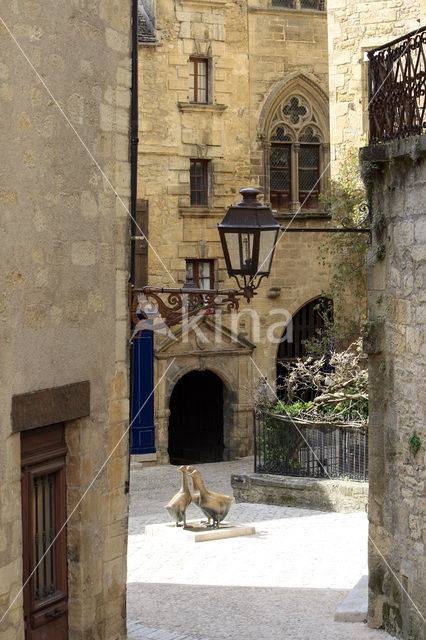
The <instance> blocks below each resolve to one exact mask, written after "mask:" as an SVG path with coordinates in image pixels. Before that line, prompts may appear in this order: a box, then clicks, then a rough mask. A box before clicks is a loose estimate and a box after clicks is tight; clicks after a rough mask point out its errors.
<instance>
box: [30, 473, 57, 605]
mask: <svg viewBox="0 0 426 640" xmlns="http://www.w3.org/2000/svg"><path fill="white" fill-rule="evenodd" d="M33 518H34V560H35V567H36V568H35V576H34V598H35V601H36V602H38V601H39V600H42V599H43V598H47V596H49V595H51V594H52V593H55V591H56V584H55V580H56V578H55V576H56V571H55V544H54V540H55V474H54V473H48V474H45V475H42V476H36V477H35V478H34V479H33Z"/></svg>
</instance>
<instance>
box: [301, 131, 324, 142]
mask: <svg viewBox="0 0 426 640" xmlns="http://www.w3.org/2000/svg"><path fill="white" fill-rule="evenodd" d="M319 141H320V139H319V137H318V136H316V135H314V130H313V129H312V127H308V128H307V129H306V130H305V133H304V134H303V135H302V136H300V138H299V142H319Z"/></svg>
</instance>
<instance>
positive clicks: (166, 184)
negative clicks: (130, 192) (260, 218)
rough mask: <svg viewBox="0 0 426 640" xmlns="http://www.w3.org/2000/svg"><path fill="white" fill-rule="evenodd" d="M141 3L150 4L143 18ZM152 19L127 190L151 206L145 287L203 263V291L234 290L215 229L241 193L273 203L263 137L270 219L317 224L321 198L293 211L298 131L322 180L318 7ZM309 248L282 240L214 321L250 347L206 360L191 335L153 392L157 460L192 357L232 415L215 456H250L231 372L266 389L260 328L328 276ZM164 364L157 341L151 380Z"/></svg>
mask: <svg viewBox="0 0 426 640" xmlns="http://www.w3.org/2000/svg"><path fill="white" fill-rule="evenodd" d="M150 11H151V9H150V7H147V11H146V13H147V14H149V12H150ZM145 20H146V18H145ZM150 21H151V26H152V27H154V22H155V37H154V38H153V37H152V36H151V38H147V36H146V31H145V35H144V36H142V37H141V40H142V41H141V42H140V47H139V80H140V94H139V100H140V105H139V128H140V145H139V151H140V153H139V183H138V197H139V198H141V199H144V200H147V201H148V207H149V214H148V238H149V242H150V244H151V249H150V250H149V254H148V282H149V284H150V285H153V286H168V287H173V286H174V287H181V286H182V285H183V283H184V282H185V264H186V261H187V260H209V261H212V264H213V278H212V285H213V287H214V288H229V287H235V283H234V282H233V281H230V280H229V279H228V277H227V273H226V270H225V263H224V259H223V253H222V248H221V246H220V242H219V235H218V232H217V229H216V225H217V224H218V223H219V222H220V221H221V220H222V218H223V216H224V214H225V212H226V208H227V207H228V206H229V205H230V204H236V203H237V202H238V201H239V200H240V199H241V197H240V196H239V190H240V189H241V188H243V187H247V186H255V187H258V188H260V189H261V191H262V195H261V199H262V200H263V201H266V202H268V201H270V200H271V199H272V194H271V193H270V179H271V177H270V156H271V146H273V143H274V140H275V141H279V140H280V139H281V137H283V136H284V139H285V140H288V144H289V154H290V156H291V166H292V169H291V172H290V173H291V175H290V177H289V178H288V180H289V182H290V183H291V185H290V187H289V196H288V200H289V201H288V203H287V205H286V206H283V207H276V209H277V214H276V215H277V218H278V219H280V220H281V221H282V223H283V224H284V225H285V224H286V223H288V222H290V220H291V219H292V217H293V216H294V215H295V214H297V216H296V218H295V220H294V222H292V224H293V225H294V226H297V225H299V226H318V225H320V226H322V225H324V224H325V223H326V220H327V215H326V213H325V212H324V210H323V208H322V205H321V203H318V202H317V203H313V204H312V203H310V204H309V208H306V207H304V208H302V211H299V209H300V205H301V203H302V201H303V199H304V196H303V194H302V193H301V190H300V189H299V192H298V188H299V184H298V172H297V158H298V154H299V153H300V151H299V150H300V146H301V142H300V138H301V137H303V136H304V135H306V134H307V131H308V129H309V128H310V135H311V136H314V138H315V141H314V142H315V144H316V145H317V146H316V151H315V153H318V158H319V160H318V162H319V167H318V173H319V175H320V176H321V177H320V183H321V188H324V187H325V185H326V183H327V179H328V170H327V165H328V159H329V128H328V97H327V96H328V62H327V15H326V13H325V11H319V10H309V9H300V8H299V9H289V8H284V7H281V6H273V3H272V2H270V0H242V1H241V2H224V1H223V0H182V2H179V1H178V0H159V1H158V2H156V4H155V15H152V11H151V18H150ZM146 24H147V22H145V25H146ZM151 33H154V31H152V32H151ZM200 59H201V60H204V61H205V63H206V65H207V68H208V82H207V84H208V87H207V88H208V97H207V100H206V101H205V102H204V103H203V102H196V101H194V100H193V94H192V92H191V82H192V78H191V73H193V71H192V70H193V66H192V64H193V60H200ZM292 99H293V102H291V101H292ZM294 100H295V102H294ZM284 108H285V109H286V113H287V115H285V114H284V113H283V109H284ZM291 109H294V110H295V112H294V114H293V116H292V111H291ZM280 127H281V129H280ZM290 147H291V148H290ZM193 160H202V161H205V166H206V170H207V175H208V177H207V182H208V186H207V194H206V201H205V203H204V204H202V205H198V206H197V205H194V204H191V200H190V191H191V187H190V164H191V161H193ZM301 164H302V163H301ZM273 205H274V202H273ZM318 243H319V236H318V235H315V234H306V235H305V234H291V236H290V234H284V235H283V236H282V238H281V240H280V242H279V244H278V246H277V249H276V253H275V258H274V264H273V267H272V272H271V276H270V278H269V280H268V281H263V283H262V285H261V287H260V289H259V291H258V294H257V295H256V297H255V299H254V301H253V302H252V303H251V305H250V306H249V305H247V304H246V302H242V303H241V306H240V312H243V313H242V315H241V318H240V321H234V324H233V325H232V326H231V320H230V319H229V317H228V318H226V317H225V315H224V317H223V323H224V325H226V326H227V327H228V328H229V329H231V330H232V331H233V332H234V334H235V336H234V338H232V340H233V341H234V345H235V348H236V349H237V350H238V348H239V347H238V344H239V343H238V339H240V338H243V339H244V340H247V341H248V342H249V343H250V344H251V345H252V348H251V349H252V350H251V351H250V352H249V353H248V352H247V351H244V355H239V354H238V353H236V354H235V353H233V354H232V355H230V354H229V355H224V354H223V353H222V347H221V346H218V345H216V347H215V348H214V349H213V350H212V351H211V353H209V349H207V348H206V350H205V351H206V353H205V354H203V353H202V352H201V350H200V348H199V346H197V344H196V339H195V337H192V338H190V339H189V340H188V342H189V343H191V347H189V346H187V347H186V356H184V355H183V354H180V356H179V358H177V359H176V361H175V362H174V363H173V364H172V366H171V369H170V370H169V371H167V373H166V374H165V379H164V380H163V381H162V382H161V383H160V386H159V388H158V389H156V393H155V412H156V416H155V424H156V428H157V454H158V453H159V456H158V458H157V459H158V460H161V461H166V460H167V448H168V440H167V429H168V422H169V402H170V394H171V392H172V389H173V386H174V384H175V382H176V380H177V378H178V377H179V376H178V372H179V371H180V372H181V374H182V375H183V372H186V371H188V370H190V369H191V368H194V369H195V370H200V366H201V365H200V360H199V358H200V357H201V358H202V361H203V364H202V366H203V367H204V368H205V369H206V370H212V371H214V372H218V375H219V376H220V377H221V379H222V382H223V384H224V388H225V390H226V393H228V394H229V395H228V397H229V398H230V400H229V403H230V404H229V409H230V410H231V411H230V412H229V411H228V410H227V409H226V408H225V412H226V413H227V415H228V416H229V415H231V414H232V416H233V417H232V419H229V418H228V419H226V420H225V434H224V435H225V442H228V443H229V446H228V447H227V446H226V445H225V451H224V455H225V456H227V457H235V456H236V455H244V454H248V453H249V452H250V451H251V446H252V445H251V442H252V439H251V414H250V412H251V408H252V406H253V401H252V400H253V399H252V395H250V393H249V394H248V396H247V385H246V384H245V383H244V385H243V384H242V383H241V380H242V378H245V377H247V379H248V381H253V380H257V379H258V378H259V377H261V376H267V378H268V380H269V381H270V382H271V383H272V384H274V381H275V377H276V359H277V351H278V344H277V342H278V340H276V341H275V342H274V341H271V340H270V339H269V338H268V331H269V334H271V333H272V331H273V330H274V324H276V323H278V322H280V325H279V326H278V327H277V328H276V330H275V334H274V335H275V336H276V337H277V338H278V339H279V338H280V337H281V336H282V334H283V332H284V328H285V326H286V325H287V323H288V321H289V318H291V317H292V315H293V314H295V313H296V312H297V311H298V310H299V309H300V308H301V307H302V306H303V305H305V304H306V303H307V302H309V301H310V300H313V299H315V298H317V297H318V296H320V295H321V293H322V292H323V291H324V290H325V289H326V288H327V285H328V282H329V274H328V272H327V270H326V269H323V268H321V267H320V266H319V264H318V263H317V260H316V256H317V248H318ZM154 250H155V252H154ZM159 257H160V258H161V261H162V262H160V259H159ZM279 310H283V311H281V312H280V311H279ZM251 311H253V312H254V313H253V316H254V317H251V316H250V313H249V312H251ZM257 330H258V331H257ZM257 333H258V335H257ZM226 348H227V347H226ZM184 350H185V349H184ZM172 351H173V350H172V348H171V347H170V354H171V353H172ZM171 362H172V360H171V357H169V355H168V352H167V350H166V351H164V350H163V347H162V343H161V338H159V339H158V340H157V343H156V374H155V380H156V381H158V380H160V378H161V376H162V374H163V373H165V372H166V370H167V366H168V365H169V364H171ZM219 362H220V363H221V365H220V366H218V363H219ZM236 370H237V371H238V372H239V373H238V375H237V373H235V371H236ZM244 386H245V387H246V388H245V389H244ZM249 423H250V426H249Z"/></svg>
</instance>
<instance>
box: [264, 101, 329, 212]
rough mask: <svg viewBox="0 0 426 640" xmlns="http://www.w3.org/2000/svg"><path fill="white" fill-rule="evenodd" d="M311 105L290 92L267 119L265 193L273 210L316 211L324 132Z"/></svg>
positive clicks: (317, 207)
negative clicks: (267, 150) (267, 140)
mask: <svg viewBox="0 0 426 640" xmlns="http://www.w3.org/2000/svg"><path fill="white" fill-rule="evenodd" d="M319 122H320V118H319V115H318V113H317V111H316V107H315V104H314V103H313V102H311V101H310V100H308V99H307V97H306V96H304V95H301V94H299V93H292V94H290V95H289V96H288V97H287V98H285V99H284V100H283V101H282V102H281V103H280V104H279V105H278V106H277V107H276V109H275V112H274V113H273V116H272V118H271V120H270V123H271V125H270V134H269V162H268V165H269V191H270V201H271V205H272V208H273V209H276V210H278V211H282V212H295V211H297V210H298V209H299V208H300V209H301V211H304V212H309V211H318V210H319V209H320V202H319V194H320V186H321V171H322V169H323V168H324V161H323V153H322V149H323V146H324V141H325V140H324V133H323V131H322V130H321V128H320V126H319Z"/></svg>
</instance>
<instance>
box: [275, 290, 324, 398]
mask: <svg viewBox="0 0 426 640" xmlns="http://www.w3.org/2000/svg"><path fill="white" fill-rule="evenodd" d="M320 307H321V308H320ZM326 315H328V316H329V318H330V319H331V318H332V315H333V302H332V300H331V299H329V298H326V297H324V296H320V297H318V298H314V299H313V300H311V301H310V302H307V303H306V304H305V305H303V306H302V307H301V308H300V309H299V310H298V311H297V312H296V313H295V314H294V315H293V318H292V326H291V331H290V332H288V327H286V329H285V331H284V334H283V335H284V336H285V339H283V340H282V341H281V343H280V345H279V347H278V352H277V380H278V382H279V384H278V396H279V397H280V398H285V397H286V391H285V388H282V382H283V380H284V379H285V377H286V376H287V373H288V366H289V365H291V363H292V362H294V361H295V360H296V359H297V358H301V357H303V356H304V355H306V352H305V344H304V343H305V340H308V339H310V338H313V337H314V336H315V335H316V334H317V332H318V331H319V330H321V329H323V328H324V318H325V316H326ZM306 399H311V398H310V397H309V398H308V395H307V396H306Z"/></svg>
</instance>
